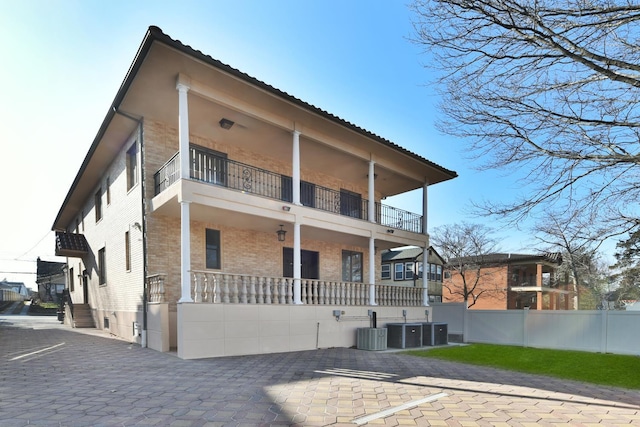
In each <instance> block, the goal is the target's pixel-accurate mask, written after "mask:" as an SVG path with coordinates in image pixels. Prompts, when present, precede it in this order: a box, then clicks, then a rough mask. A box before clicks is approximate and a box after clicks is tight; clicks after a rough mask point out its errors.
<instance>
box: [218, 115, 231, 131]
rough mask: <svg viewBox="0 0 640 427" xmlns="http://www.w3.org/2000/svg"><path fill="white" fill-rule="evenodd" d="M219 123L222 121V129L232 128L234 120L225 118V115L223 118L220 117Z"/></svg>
mask: <svg viewBox="0 0 640 427" xmlns="http://www.w3.org/2000/svg"><path fill="white" fill-rule="evenodd" d="M218 123H220V127H221V128H222V129H225V130H229V129H231V126H233V125H234V122H232V121H231V120H229V119H225V118H224V117H223V118H222V119H220V121H219V122H218Z"/></svg>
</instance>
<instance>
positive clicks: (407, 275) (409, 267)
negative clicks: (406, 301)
mask: <svg viewBox="0 0 640 427" xmlns="http://www.w3.org/2000/svg"><path fill="white" fill-rule="evenodd" d="M412 279H413V263H412V262H405V263H404V280H412Z"/></svg>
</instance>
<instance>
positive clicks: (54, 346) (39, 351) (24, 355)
mask: <svg viewBox="0 0 640 427" xmlns="http://www.w3.org/2000/svg"><path fill="white" fill-rule="evenodd" d="M61 345H64V343H63V342H61V343H60V344H56V345H52V346H51V347H47V348H43V349H42V350H38V351H32V352H31V353H27V354H23V355H22V356H16V357H14V358H13V359H9V360H11V361H13V360H18V359H22V358H25V357H29V356H33V355H34V354H38V353H42V352H43V351H48V350H52V349H54V348H56V347H60V346H61Z"/></svg>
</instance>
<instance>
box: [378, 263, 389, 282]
mask: <svg viewBox="0 0 640 427" xmlns="http://www.w3.org/2000/svg"><path fill="white" fill-rule="evenodd" d="M380 278H381V279H382V280H384V279H391V264H382V270H381V273H380Z"/></svg>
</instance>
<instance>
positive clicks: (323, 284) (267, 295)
mask: <svg viewBox="0 0 640 427" xmlns="http://www.w3.org/2000/svg"><path fill="white" fill-rule="evenodd" d="M191 276H192V281H191V285H192V288H191V289H192V295H191V297H192V298H193V301H194V302H195V303H211V304H283V305H286V304H293V279H292V278H288V277H265V276H254V275H245V274H228V273H222V272H211V271H199V270H193V271H191ZM300 284H301V300H302V303H303V304H306V305H346V306H363V305H369V285H367V284H365V283H352V282H336V281H329V280H315V279H301V281H300ZM375 288H376V303H377V304H378V305H380V306H406V307H418V306H421V305H422V288H414V287H408V286H393V285H375Z"/></svg>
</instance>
